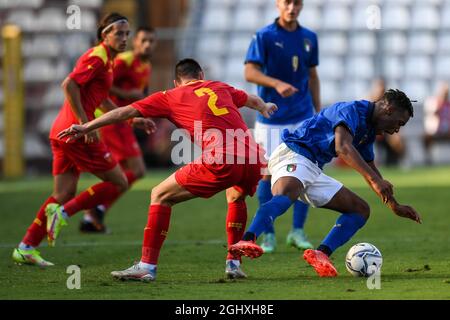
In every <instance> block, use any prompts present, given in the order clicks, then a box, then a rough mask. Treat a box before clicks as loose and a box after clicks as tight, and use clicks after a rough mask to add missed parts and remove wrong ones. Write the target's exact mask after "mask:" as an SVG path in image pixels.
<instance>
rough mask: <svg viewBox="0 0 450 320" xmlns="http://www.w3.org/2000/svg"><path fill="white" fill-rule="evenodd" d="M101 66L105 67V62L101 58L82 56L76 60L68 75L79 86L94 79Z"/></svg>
mask: <svg viewBox="0 0 450 320" xmlns="http://www.w3.org/2000/svg"><path fill="white" fill-rule="evenodd" d="M103 68H105V64H104V63H103V60H102V59H101V58H99V57H96V56H91V57H89V56H88V57H83V58H81V59H80V60H79V61H78V62H77V64H76V65H75V68H74V69H73V71H72V72H71V73H70V74H69V77H70V78H71V79H73V80H74V81H75V82H76V83H77V84H78V85H80V86H81V85H84V84H85V83H88V82H89V81H91V80H92V79H94V78H95V77H96V76H97V74H99V72H100V71H101V70H102V69H103Z"/></svg>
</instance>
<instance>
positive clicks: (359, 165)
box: [334, 125, 394, 203]
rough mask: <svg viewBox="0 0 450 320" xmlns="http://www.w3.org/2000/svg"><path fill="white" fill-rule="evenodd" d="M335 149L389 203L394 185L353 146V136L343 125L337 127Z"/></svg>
mask: <svg viewBox="0 0 450 320" xmlns="http://www.w3.org/2000/svg"><path fill="white" fill-rule="evenodd" d="M334 137H335V140H334V141H335V150H336V154H337V155H338V156H339V157H340V158H341V159H342V160H344V161H345V162H346V163H347V164H348V165H349V166H350V167H352V168H353V169H355V170H356V171H358V172H359V173H360V174H361V175H362V176H363V177H364V179H365V180H366V181H367V183H368V184H369V186H370V187H371V188H372V189H373V191H375V193H376V194H377V195H378V196H379V197H380V198H381V199H382V200H383V202H384V203H387V201H388V199H389V198H390V197H392V195H393V194H394V190H393V186H392V184H390V183H389V182H388V181H386V180H383V179H382V178H381V177H380V175H379V174H377V172H376V171H375V170H373V169H372V168H371V167H370V166H369V164H368V163H367V162H366V161H365V160H364V159H363V158H362V157H361V155H360V154H359V152H358V150H356V148H355V147H354V146H353V144H352V142H353V136H352V135H351V133H350V131H349V130H348V129H347V128H346V127H345V126H343V125H339V126H337V127H336V129H335V135H334Z"/></svg>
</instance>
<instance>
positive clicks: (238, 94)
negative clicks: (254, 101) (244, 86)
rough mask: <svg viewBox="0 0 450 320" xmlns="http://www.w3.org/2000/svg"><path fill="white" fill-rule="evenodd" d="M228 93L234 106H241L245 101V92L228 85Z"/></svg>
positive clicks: (246, 95) (246, 97)
mask: <svg viewBox="0 0 450 320" xmlns="http://www.w3.org/2000/svg"><path fill="white" fill-rule="evenodd" d="M230 94H231V97H232V99H233V103H234V104H235V105H236V107H238V108H241V107H243V106H245V103H246V102H247V100H248V94H247V92H245V91H243V90H239V89H236V88H233V87H230Z"/></svg>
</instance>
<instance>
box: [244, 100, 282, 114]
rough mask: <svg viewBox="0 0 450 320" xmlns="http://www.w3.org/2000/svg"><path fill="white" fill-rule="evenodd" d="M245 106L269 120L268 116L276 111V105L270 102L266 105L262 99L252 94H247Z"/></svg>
mask: <svg viewBox="0 0 450 320" xmlns="http://www.w3.org/2000/svg"><path fill="white" fill-rule="evenodd" d="M245 106H247V107H249V108H250V109H254V110H256V111H259V112H260V113H261V114H262V115H263V117H265V118H270V116H271V115H272V114H273V113H274V112H275V111H277V110H278V107H277V105H276V104H274V103H271V102H268V103H266V102H264V100H263V99H261V98H260V97H258V96H256V95H254V94H248V99H247V102H246V103H245Z"/></svg>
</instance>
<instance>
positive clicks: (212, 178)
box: [175, 163, 263, 198]
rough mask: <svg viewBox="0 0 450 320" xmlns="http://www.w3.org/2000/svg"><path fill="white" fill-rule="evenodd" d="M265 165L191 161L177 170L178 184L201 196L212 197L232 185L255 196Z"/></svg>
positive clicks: (246, 193) (243, 192)
mask: <svg viewBox="0 0 450 320" xmlns="http://www.w3.org/2000/svg"><path fill="white" fill-rule="evenodd" d="M262 167H263V165H262V164H260V163H258V164H220V165H219V164H201V163H200V164H199V163H189V164H187V165H185V166H184V167H182V168H180V169H178V170H177V172H175V179H176V180H177V182H178V184H179V185H180V186H182V187H183V188H185V189H186V190H187V191H189V192H190V193H192V194H193V195H196V196H198V197H201V198H210V197H212V196H213V195H215V194H216V193H218V192H220V191H223V190H226V189H228V188H230V187H233V188H235V189H236V190H237V191H239V192H241V193H242V194H244V195H249V196H253V195H254V194H255V191H256V187H257V185H258V181H259V180H260V179H261V177H262V175H261V170H262Z"/></svg>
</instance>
